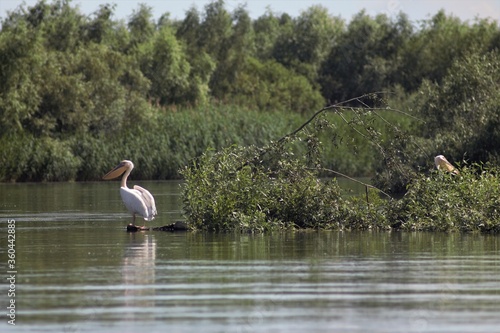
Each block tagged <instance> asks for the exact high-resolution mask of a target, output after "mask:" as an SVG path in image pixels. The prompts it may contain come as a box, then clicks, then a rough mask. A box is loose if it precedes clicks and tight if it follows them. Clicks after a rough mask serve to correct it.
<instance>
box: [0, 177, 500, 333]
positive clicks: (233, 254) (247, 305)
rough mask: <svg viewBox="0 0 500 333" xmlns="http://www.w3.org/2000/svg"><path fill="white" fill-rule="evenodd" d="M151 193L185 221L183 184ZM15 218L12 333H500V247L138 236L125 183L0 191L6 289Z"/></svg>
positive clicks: (388, 238)
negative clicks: (123, 194)
mask: <svg viewBox="0 0 500 333" xmlns="http://www.w3.org/2000/svg"><path fill="white" fill-rule="evenodd" d="M134 183H135V182H134ZM139 183H140V185H144V186H145V187H146V188H148V189H150V190H151V192H152V193H153V194H154V195H155V197H156V201H157V206H158V210H159V216H158V218H157V219H156V220H154V221H153V222H151V223H150V224H151V225H154V226H161V225H166V224H170V223H172V222H174V221H175V220H177V219H179V218H181V202H180V198H179V184H178V183H173V182H159V183H155V182H139ZM8 219H15V221H16V269H17V275H16V296H15V300H16V310H17V313H16V315H17V316H16V326H15V327H13V326H10V325H7V320H8V318H7V316H6V314H7V311H6V310H5V309H6V307H7V305H8V302H9V298H8V297H7V289H8V284H7V283H6V282H2V284H0V285H1V286H2V290H1V294H0V303H1V304H0V305H1V306H0V307H1V308H2V309H4V310H2V311H3V314H2V316H1V317H0V318H2V319H1V321H0V332H116V333H122V332H368V331H369V332H499V331H500V260H499V250H500V242H499V237H498V236H491V235H490V236H487V235H486V236H484V235H461V234H437V233H435V234H432V233H399V232H397V233H387V232H386V233H374V232H363V233H354V232H353V233H350V232H344V233H342V232H295V233H276V234H271V235H269V234H268V235H240V234H224V235H220V234H205V233H192V232H187V233H167V232H138V233H127V232H126V231H125V226H126V224H127V223H128V222H129V220H130V217H129V215H128V214H127V213H126V211H125V208H124V207H123V205H122V203H121V201H120V195H119V192H118V183H117V182H99V183H64V184H0V232H1V234H0V240H1V242H2V243H1V248H0V269H1V270H2V272H1V274H2V275H1V276H2V277H5V276H6V275H7V274H6V272H7V271H8V268H7V246H6V244H7V236H6V235H7V220H8ZM2 280H3V281H5V280H6V279H4V278H2Z"/></svg>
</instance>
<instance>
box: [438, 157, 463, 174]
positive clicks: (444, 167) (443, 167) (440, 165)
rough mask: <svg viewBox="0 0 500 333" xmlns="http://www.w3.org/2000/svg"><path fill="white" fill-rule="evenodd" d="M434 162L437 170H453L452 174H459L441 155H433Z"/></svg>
mask: <svg viewBox="0 0 500 333" xmlns="http://www.w3.org/2000/svg"><path fill="white" fill-rule="evenodd" d="M434 164H435V165H436V168H437V169H438V170H445V171H449V172H453V173H454V174H459V171H458V170H457V169H456V168H455V167H454V166H453V165H452V164H451V163H450V162H448V160H447V159H446V157H444V156H443V155H437V156H436V157H434Z"/></svg>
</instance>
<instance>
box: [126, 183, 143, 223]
mask: <svg viewBox="0 0 500 333" xmlns="http://www.w3.org/2000/svg"><path fill="white" fill-rule="evenodd" d="M120 194H121V196H122V200H123V203H124V204H125V207H127V209H128V211H129V212H131V213H132V214H139V215H141V216H142V217H144V218H146V217H148V216H149V215H148V207H147V206H146V202H145V201H144V199H143V197H142V194H141V192H139V191H137V190H135V189H130V188H127V187H121V188H120Z"/></svg>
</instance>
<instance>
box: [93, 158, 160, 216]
mask: <svg viewBox="0 0 500 333" xmlns="http://www.w3.org/2000/svg"><path fill="white" fill-rule="evenodd" d="M133 168H134V163H132V162H131V161H128V160H124V161H121V163H120V164H118V166H116V168H114V169H113V170H111V171H110V172H108V173H107V174H106V175H104V177H102V178H103V179H114V178H117V177H120V176H121V175H122V174H123V177H122V181H121V187H120V195H121V197H122V201H123V203H124V204H125V207H127V209H128V211H129V212H130V213H131V214H132V221H133V222H135V215H136V214H137V215H140V216H142V217H143V218H144V220H146V221H151V220H153V219H154V218H155V215H156V205H155V199H154V198H153V196H152V195H151V193H149V191H148V190H146V189H145V188H142V187H140V186H137V185H135V186H134V188H128V187H127V178H128V176H129V175H130V172H131V171H132V169H133Z"/></svg>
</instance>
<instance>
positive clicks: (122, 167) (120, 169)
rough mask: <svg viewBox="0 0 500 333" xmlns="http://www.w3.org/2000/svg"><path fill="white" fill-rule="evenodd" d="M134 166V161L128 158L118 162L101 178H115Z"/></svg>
mask: <svg viewBox="0 0 500 333" xmlns="http://www.w3.org/2000/svg"><path fill="white" fill-rule="evenodd" d="M133 168H134V163H132V161H129V160H123V161H121V162H120V164H118V165H117V166H116V167H115V168H114V169H113V170H111V171H110V172H108V173H107V174H105V175H104V176H103V177H102V179H106V180H107V179H115V178H118V177H120V176H121V175H122V174H123V173H124V172H125V171H127V170H130V171H132V169H133Z"/></svg>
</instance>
